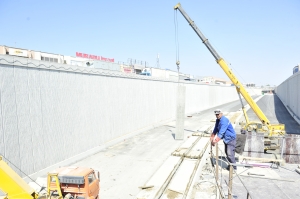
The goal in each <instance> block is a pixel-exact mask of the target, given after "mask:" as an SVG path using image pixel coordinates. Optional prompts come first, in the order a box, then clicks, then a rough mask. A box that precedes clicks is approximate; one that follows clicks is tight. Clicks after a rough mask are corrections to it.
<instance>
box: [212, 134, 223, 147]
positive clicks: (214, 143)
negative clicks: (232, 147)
mask: <svg viewBox="0 0 300 199" xmlns="http://www.w3.org/2000/svg"><path fill="white" fill-rule="evenodd" d="M220 140H221V138H219V137H218V136H217V135H216V136H215V137H214V139H213V140H212V141H211V145H212V146H215V145H216V144H217V142H219V141H220Z"/></svg>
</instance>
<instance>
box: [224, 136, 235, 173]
mask: <svg viewBox="0 0 300 199" xmlns="http://www.w3.org/2000/svg"><path fill="white" fill-rule="evenodd" d="M224 144H225V153H226V156H227V159H228V161H229V162H230V163H233V164H235V157H234V155H235V145H236V139H234V140H231V141H230V142H228V143H227V144H226V143H225V142H224ZM233 168H234V169H236V166H233Z"/></svg>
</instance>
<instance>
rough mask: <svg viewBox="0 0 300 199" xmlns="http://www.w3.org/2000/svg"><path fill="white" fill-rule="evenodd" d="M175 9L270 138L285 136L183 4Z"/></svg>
mask: <svg viewBox="0 0 300 199" xmlns="http://www.w3.org/2000/svg"><path fill="white" fill-rule="evenodd" d="M174 9H175V10H179V11H180V13H181V14H182V15H183V17H184V18H185V19H186V20H187V22H188V23H189V24H190V26H191V27H192V28H193V30H194V31H195V32H196V34H197V35H198V36H199V38H200V39H201V40H202V42H203V44H204V45H205V46H206V47H207V49H208V50H209V51H210V52H211V54H212V55H213V56H214V58H215V59H216V62H217V63H218V64H219V65H220V67H221V68H222V69H223V71H224V72H225V73H226V75H227V76H228V77H229V79H230V80H231V81H232V83H233V84H234V85H235V86H236V89H237V91H238V93H240V94H241V95H242V96H243V97H244V99H245V100H246V101H247V102H248V104H249V106H250V107H251V108H252V110H253V111H254V113H255V114H256V116H257V117H258V118H259V120H260V121H261V123H262V124H263V125H265V126H267V128H268V131H269V136H275V135H283V134H284V133H285V131H284V129H285V127H284V124H270V121H269V120H268V118H267V117H266V116H265V114H264V113H263V112H262V110H261V109H260V108H259V106H258V105H257V104H256V103H255V101H254V100H253V99H252V97H251V96H250V95H249V93H248V92H247V91H246V89H245V87H244V86H243V85H242V83H241V82H240V81H239V80H238V79H237V77H236V76H235V75H234V73H233V72H232V70H231V69H230V68H229V67H228V65H227V63H226V62H225V61H224V59H223V58H222V57H221V56H220V55H219V54H218V53H217V52H216V50H215V49H214V48H213V47H212V45H211V44H210V43H209V41H208V39H207V38H206V37H205V36H204V35H203V34H202V32H201V31H200V30H199V28H198V27H197V26H196V24H195V23H194V21H193V20H192V19H191V18H190V17H189V16H188V14H187V13H186V12H185V11H184V10H183V8H182V7H181V4H180V3H178V4H177V5H176V6H175V7H174ZM243 111H244V110H243ZM244 114H246V113H245V111H244ZM245 117H246V121H247V122H248V118H247V116H246V115H245ZM248 123H249V122H248Z"/></svg>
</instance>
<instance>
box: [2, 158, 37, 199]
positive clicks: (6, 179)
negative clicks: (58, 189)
mask: <svg viewBox="0 0 300 199" xmlns="http://www.w3.org/2000/svg"><path fill="white" fill-rule="evenodd" d="M0 189H1V191H3V192H4V193H6V194H7V198H9V199H20V198H22V199H34V198H38V195H37V194H36V193H35V192H34V190H33V189H32V188H31V187H30V186H29V185H28V184H27V183H26V182H25V181H24V180H23V179H22V178H21V177H20V176H19V175H18V174H17V173H16V172H14V171H13V170H12V169H11V168H10V167H9V166H8V165H7V164H6V162H4V161H3V159H2V157H1V156H0Z"/></svg>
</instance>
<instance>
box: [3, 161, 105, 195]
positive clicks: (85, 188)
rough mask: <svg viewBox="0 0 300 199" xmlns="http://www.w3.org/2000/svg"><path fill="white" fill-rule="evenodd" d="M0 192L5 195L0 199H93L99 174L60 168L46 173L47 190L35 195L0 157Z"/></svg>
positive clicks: (98, 189)
mask: <svg viewBox="0 0 300 199" xmlns="http://www.w3.org/2000/svg"><path fill="white" fill-rule="evenodd" d="M96 174H97V177H96ZM41 188H42V187H41ZM43 188H45V187H43ZM0 190H1V192H4V194H6V196H4V197H2V196H0V199H63V198H81V199H83V198H88V199H91V198H93V199H95V198H99V191H100V174H99V172H98V171H95V170H93V169H91V168H87V167H61V168H59V169H57V170H55V171H54V173H48V177H47V189H46V191H44V193H43V194H41V191H40V192H39V193H36V192H35V191H34V190H33V189H32V188H31V187H30V186H29V185H28V184H27V183H26V182H25V181H24V180H23V179H22V178H21V177H20V176H19V175H18V174H17V173H16V172H15V171H13V170H12V168H11V167H9V166H8V164H7V163H6V162H4V160H3V158H2V157H1V156H0ZM41 190H42V189H41Z"/></svg>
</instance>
